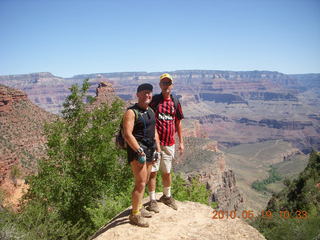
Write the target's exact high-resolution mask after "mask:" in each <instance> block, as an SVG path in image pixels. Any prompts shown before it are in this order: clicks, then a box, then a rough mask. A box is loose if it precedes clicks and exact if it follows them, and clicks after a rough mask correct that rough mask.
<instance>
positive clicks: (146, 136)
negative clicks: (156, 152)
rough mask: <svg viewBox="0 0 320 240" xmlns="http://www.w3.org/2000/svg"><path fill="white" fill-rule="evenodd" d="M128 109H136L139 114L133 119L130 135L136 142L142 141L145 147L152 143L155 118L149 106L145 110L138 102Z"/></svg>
mask: <svg viewBox="0 0 320 240" xmlns="http://www.w3.org/2000/svg"><path fill="white" fill-rule="evenodd" d="M128 109H136V110H137V111H138V112H139V114H138V116H137V117H138V118H136V119H137V120H136V121H135V124H134V128H133V132H132V135H133V136H134V137H135V138H136V139H137V141H138V142H143V143H144V144H145V145H146V146H147V147H151V146H153V145H154V142H155V140H154V137H155V126H156V118H155V114H154V112H153V110H152V109H151V107H148V109H147V110H144V109H141V108H140V107H139V106H138V104H135V105H133V106H132V107H130V108H128ZM148 145H149V146H148Z"/></svg>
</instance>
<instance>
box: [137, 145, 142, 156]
mask: <svg viewBox="0 0 320 240" xmlns="http://www.w3.org/2000/svg"><path fill="white" fill-rule="evenodd" d="M143 152H144V151H143V149H142V147H139V148H138V150H137V153H138V155H141V154H142V153H143Z"/></svg>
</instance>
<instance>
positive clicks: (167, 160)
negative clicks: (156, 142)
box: [151, 144, 175, 173]
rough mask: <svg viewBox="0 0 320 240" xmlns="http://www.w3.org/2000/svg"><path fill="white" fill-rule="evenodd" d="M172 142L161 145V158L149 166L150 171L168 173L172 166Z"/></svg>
mask: <svg viewBox="0 0 320 240" xmlns="http://www.w3.org/2000/svg"><path fill="white" fill-rule="evenodd" d="M174 146H175V145H174V144H173V145H172V146H160V147H161V159H159V160H158V161H157V162H156V163H155V164H153V166H152V168H151V172H157V171H159V168H160V170H161V172H163V173H170V171H171V168H172V161H173V159H174Z"/></svg>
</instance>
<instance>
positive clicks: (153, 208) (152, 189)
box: [147, 164, 159, 213]
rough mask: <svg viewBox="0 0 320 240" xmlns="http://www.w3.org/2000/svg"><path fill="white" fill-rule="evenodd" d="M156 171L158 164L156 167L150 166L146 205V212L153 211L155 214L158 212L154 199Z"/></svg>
mask: <svg viewBox="0 0 320 240" xmlns="http://www.w3.org/2000/svg"><path fill="white" fill-rule="evenodd" d="M158 169H159V164H158V167H157V166H152V165H151V168H150V170H151V173H150V178H149V181H148V191H149V197H150V202H149V204H148V207H147V210H149V211H153V212H155V213H158V212H159V207H158V204H157V199H156V183H157V171H158Z"/></svg>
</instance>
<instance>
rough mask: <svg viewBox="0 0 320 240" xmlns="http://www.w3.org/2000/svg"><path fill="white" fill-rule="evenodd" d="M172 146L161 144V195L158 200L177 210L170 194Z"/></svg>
mask: <svg viewBox="0 0 320 240" xmlns="http://www.w3.org/2000/svg"><path fill="white" fill-rule="evenodd" d="M174 148H175V146H174V145H172V146H161V150H162V159H161V164H160V169H161V172H162V184H163V196H162V197H161V198H160V201H161V202H163V203H164V204H166V205H168V206H169V207H171V208H173V209H175V210H177V209H178V208H177V205H176V203H175V201H174V199H173V198H172V196H171V168H172V161H173V159H174Z"/></svg>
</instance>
